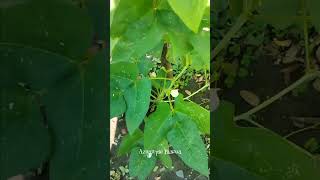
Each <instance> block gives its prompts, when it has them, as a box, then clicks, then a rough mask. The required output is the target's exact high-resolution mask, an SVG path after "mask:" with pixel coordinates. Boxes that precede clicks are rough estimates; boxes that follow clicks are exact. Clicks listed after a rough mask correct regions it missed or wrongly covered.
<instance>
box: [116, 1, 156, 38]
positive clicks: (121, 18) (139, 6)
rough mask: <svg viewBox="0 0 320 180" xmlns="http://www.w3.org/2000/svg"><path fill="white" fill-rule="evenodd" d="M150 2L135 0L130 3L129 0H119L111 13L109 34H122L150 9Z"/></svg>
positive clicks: (117, 35) (118, 35)
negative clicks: (112, 13)
mask: <svg viewBox="0 0 320 180" xmlns="http://www.w3.org/2000/svg"><path fill="white" fill-rule="evenodd" d="M152 2H153V1H150V0H135V2H134V3H132V1H131V0H121V1H120V2H119V4H118V6H117V9H116V10H115V12H114V15H113V20H112V25H111V36H112V37H120V36H122V35H123V34H124V33H125V32H126V30H127V29H128V27H129V25H130V24H131V23H135V22H136V21H137V20H138V19H140V18H141V17H142V16H144V15H145V14H146V13H147V12H149V11H150V10H151V9H152Z"/></svg>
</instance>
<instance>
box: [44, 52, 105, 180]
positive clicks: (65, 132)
mask: <svg viewBox="0 0 320 180" xmlns="http://www.w3.org/2000/svg"><path fill="white" fill-rule="evenodd" d="M106 59H107V58H106V55H105V54H104V52H101V53H99V54H98V55H97V56H96V57H95V58H94V59H92V60H91V61H90V63H88V64H83V65H82V66H80V67H79V65H78V64H69V65H68V66H67V67H66V69H65V70H66V71H65V72H60V73H62V74H68V73H71V74H70V76H69V77H68V76H66V77H65V79H64V80H63V81H60V82H58V83H57V84H56V85H55V86H54V87H53V88H51V89H49V90H48V92H49V93H48V96H47V97H46V98H45V100H46V101H45V104H46V105H47V107H48V119H49V122H50V124H51V125H52V127H53V129H54V130H55V134H56V137H55V153H54V156H53V158H52V159H51V161H50V179H70V180H87V179H106V178H107V177H106V173H105V170H106V168H107V164H106V162H105V159H106V158H107V154H106V153H105V150H106V147H108V144H109V142H108V141H106V139H105V137H107V136H108V130H107V128H106V127H108V123H109V121H108V117H107V109H106V108H107V106H106V103H107V94H106V91H105V84H106V83H107V79H106V77H107V75H106V68H105V64H106V63H107V62H108V61H107V60H106ZM41 60H43V59H41ZM61 92H63V93H61Z"/></svg>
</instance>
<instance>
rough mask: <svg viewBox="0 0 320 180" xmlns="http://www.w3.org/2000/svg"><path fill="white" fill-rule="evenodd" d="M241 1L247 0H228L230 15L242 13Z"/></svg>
mask: <svg viewBox="0 0 320 180" xmlns="http://www.w3.org/2000/svg"><path fill="white" fill-rule="evenodd" d="M219 1H222V0H219ZM243 1H247V0H229V11H230V14H231V15H232V16H239V15H240V14H241V13H242V11H243Z"/></svg>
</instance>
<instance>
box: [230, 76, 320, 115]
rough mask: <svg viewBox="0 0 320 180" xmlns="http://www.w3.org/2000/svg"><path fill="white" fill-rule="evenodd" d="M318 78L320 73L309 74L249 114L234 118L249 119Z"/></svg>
mask: <svg viewBox="0 0 320 180" xmlns="http://www.w3.org/2000/svg"><path fill="white" fill-rule="evenodd" d="M317 77H320V71H315V72H312V73H308V74H306V75H304V76H302V77H301V78H300V79H299V80H297V81H296V82H294V83H293V84H292V85H290V86H289V87H287V88H285V89H284V90H282V91H280V92H279V93H278V94H276V95H275V96H273V97H271V98H270V99H268V100H266V101H264V102H263V103H261V104H260V105H258V106H256V107H255V108H253V109H251V110H249V111H248V112H246V113H243V114H240V115H238V116H236V117H235V118H234V120H235V121H238V120H241V119H247V118H248V117H250V116H251V115H252V114H254V113H256V112H258V111H260V110H262V109H263V108H265V107H267V106H269V105H270V104H272V103H273V102H274V101H276V100H278V99H280V98H281V97H282V96H284V95H286V94H287V93H289V92H290V91H292V90H294V89H295V88H297V87H298V86H300V85H301V84H302V83H304V82H309V81H312V80H313V79H315V78H317Z"/></svg>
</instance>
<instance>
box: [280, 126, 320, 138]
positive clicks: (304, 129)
mask: <svg viewBox="0 0 320 180" xmlns="http://www.w3.org/2000/svg"><path fill="white" fill-rule="evenodd" d="M319 125H320V123H317V124H314V125H312V126H308V127H305V128H303V129H299V130H297V131H293V132H291V133H289V134H287V135H286V136H284V137H283V138H285V139H288V138H289V137H291V136H293V135H296V134H299V133H302V132H304V131H307V130H311V129H315V128H317V127H318V126H319Z"/></svg>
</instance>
